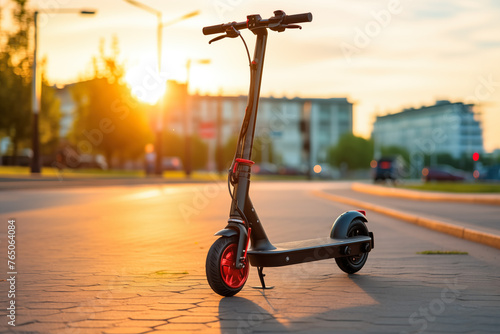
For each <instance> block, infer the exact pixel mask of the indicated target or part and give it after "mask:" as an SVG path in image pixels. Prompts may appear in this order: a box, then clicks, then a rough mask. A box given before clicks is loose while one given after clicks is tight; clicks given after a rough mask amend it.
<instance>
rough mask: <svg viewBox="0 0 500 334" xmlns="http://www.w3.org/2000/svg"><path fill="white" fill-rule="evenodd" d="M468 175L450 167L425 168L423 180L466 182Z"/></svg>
mask: <svg viewBox="0 0 500 334" xmlns="http://www.w3.org/2000/svg"><path fill="white" fill-rule="evenodd" d="M466 178H467V174H466V173H465V172H464V171H463V170H460V169H456V168H453V167H451V166H448V165H439V166H433V167H425V168H424V169H422V179H423V180H424V181H426V182H429V181H464V180H465V179H466Z"/></svg>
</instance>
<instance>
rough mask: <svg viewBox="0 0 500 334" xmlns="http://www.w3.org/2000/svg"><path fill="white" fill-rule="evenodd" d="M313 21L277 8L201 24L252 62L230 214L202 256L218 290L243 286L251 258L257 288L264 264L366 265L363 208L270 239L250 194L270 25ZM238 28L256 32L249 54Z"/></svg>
mask: <svg viewBox="0 0 500 334" xmlns="http://www.w3.org/2000/svg"><path fill="white" fill-rule="evenodd" d="M311 21H312V14H311V13H304V14H296V15H286V14H285V12H283V11H281V10H277V11H275V12H274V16H273V17H271V18H269V19H262V18H261V17H260V15H249V16H247V20H246V21H245V22H230V23H226V24H219V25H214V26H208V27H204V28H203V34H204V35H210V34H222V35H219V36H217V37H215V38H213V39H212V40H211V41H210V43H212V42H215V41H218V40H221V39H223V38H226V37H229V38H237V37H240V38H241V40H242V41H243V44H244V45H245V49H246V51H247V56H248V61H249V63H250V90H249V94H248V104H247V108H246V111H245V116H244V119H243V123H242V126H241V130H240V134H239V138H238V144H237V147H236V154H235V156H234V159H233V162H232V165H231V168H230V169H229V173H228V189H229V194H230V195H231V198H232V200H231V209H230V212H229V220H228V223H227V226H226V227H225V228H224V229H223V230H220V231H218V232H217V233H215V235H216V236H220V238H219V239H217V240H216V241H215V242H214V244H213V245H212V247H211V248H210V250H209V251H208V255H207V260H206V275H207V280H208V283H209V284H210V287H211V288H212V289H213V290H214V291H215V292H216V293H218V294H219V295H222V296H226V297H229V296H233V295H235V294H237V293H238V292H239V291H241V289H242V288H243V286H244V285H245V283H246V281H247V278H248V274H249V268H250V266H249V263H250V264H251V265H252V266H255V267H257V272H258V275H259V279H260V282H261V285H262V286H261V287H258V288H262V289H270V288H272V287H268V286H266V284H265V281H264V276H265V275H264V273H263V268H265V267H279V266H287V265H292V264H297V263H304V262H310V261H318V260H324V259H330V258H335V261H336V262H337V265H338V266H339V268H340V269H341V270H342V271H344V272H346V273H348V274H353V273H355V272H357V271H359V270H360V269H361V268H362V267H363V266H364V264H365V262H366V260H367V258H368V253H369V252H370V251H371V250H372V249H373V246H374V237H373V233H372V232H369V231H368V228H367V227H366V223H367V222H368V220H367V219H366V213H365V212H364V211H362V210H357V211H348V212H344V213H343V214H341V215H340V216H339V217H338V218H337V219H336V220H335V222H334V223H333V226H332V228H331V230H330V236H328V237H323V238H317V239H310V240H303V241H292V242H286V243H280V244H275V245H273V244H271V242H270V241H269V239H268V237H267V235H266V232H265V231H264V227H263V225H262V222H261V221H260V219H259V217H258V215H257V212H256V210H255V208H254V206H253V204H252V201H251V200H250V197H249V188H250V174H251V167H252V165H253V164H254V162H253V161H252V160H251V153H252V145H253V140H254V132H255V123H256V119H257V111H258V104H259V95H260V86H261V80H262V71H263V66H264V55H265V49H266V42H267V36H268V29H269V30H272V31H277V32H283V31H285V30H286V29H294V28H299V29H301V26H299V25H297V24H298V23H303V22H311ZM241 29H249V30H250V31H251V32H253V33H254V34H255V35H256V44H255V50H254V57H253V60H251V58H250V53H249V51H248V47H247V45H246V42H245V40H244V39H243V36H241V34H240V30H241ZM231 187H232V190H231Z"/></svg>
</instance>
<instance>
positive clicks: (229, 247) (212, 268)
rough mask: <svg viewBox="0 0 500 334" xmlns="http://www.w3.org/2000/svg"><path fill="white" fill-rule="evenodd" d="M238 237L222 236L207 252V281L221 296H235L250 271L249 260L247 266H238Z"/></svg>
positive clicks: (246, 262)
mask: <svg viewBox="0 0 500 334" xmlns="http://www.w3.org/2000/svg"><path fill="white" fill-rule="evenodd" d="M237 250H238V238H237V237H236V236H233V237H230V238H228V237H221V238H219V239H217V240H216V241H215V242H214V243H213V245H212V247H210V250H209V251H208V254H207V262H206V265H205V270H206V273H207V281H208V284H209V285H210V287H211V288H212V290H214V291H215V292H216V293H218V294H219V295H221V296H225V297H230V296H234V295H235V294H237V293H238V292H240V291H241V289H243V286H244V285H245V283H246V281H247V279H248V273H249V264H248V260H246V261H245V267H243V268H241V269H239V268H236V256H237V255H236V253H237Z"/></svg>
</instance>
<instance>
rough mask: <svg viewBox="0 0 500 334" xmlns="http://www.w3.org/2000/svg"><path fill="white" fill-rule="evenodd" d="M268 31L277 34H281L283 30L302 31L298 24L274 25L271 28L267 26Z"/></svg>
mask: <svg viewBox="0 0 500 334" xmlns="http://www.w3.org/2000/svg"><path fill="white" fill-rule="evenodd" d="M269 29H271V30H273V31H277V32H283V31H285V29H302V26H299V25H298V24H276V25H273V26H271V25H270V26H269Z"/></svg>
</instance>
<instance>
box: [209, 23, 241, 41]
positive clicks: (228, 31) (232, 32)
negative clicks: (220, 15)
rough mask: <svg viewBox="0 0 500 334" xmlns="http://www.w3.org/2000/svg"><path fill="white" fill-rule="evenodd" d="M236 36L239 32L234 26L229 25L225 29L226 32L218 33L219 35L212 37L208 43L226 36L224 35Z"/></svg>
mask: <svg viewBox="0 0 500 334" xmlns="http://www.w3.org/2000/svg"><path fill="white" fill-rule="evenodd" d="M238 36H240V32H239V31H238V30H236V28H235V27H234V26H231V27H230V28H227V29H226V34H225V35H220V36H217V37H215V38H212V39H211V40H210V41H209V42H208V44H212V42H217V41H220V40H221V39H223V38H226V37H229V38H236V37H238Z"/></svg>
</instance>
